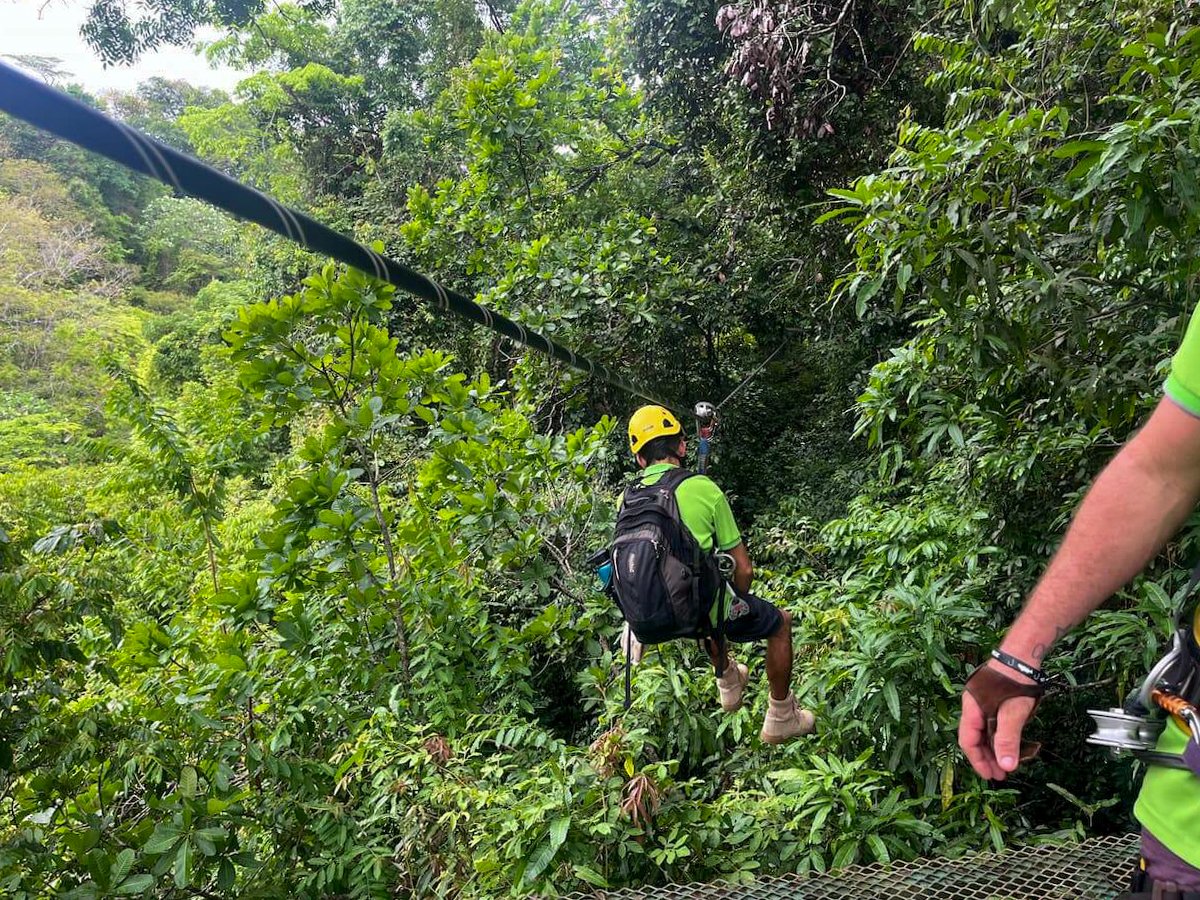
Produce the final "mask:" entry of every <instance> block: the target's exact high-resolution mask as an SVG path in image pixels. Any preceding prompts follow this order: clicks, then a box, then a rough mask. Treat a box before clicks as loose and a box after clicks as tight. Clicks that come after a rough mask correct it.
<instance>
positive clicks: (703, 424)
mask: <svg viewBox="0 0 1200 900" xmlns="http://www.w3.org/2000/svg"><path fill="white" fill-rule="evenodd" d="M693 412H694V413H695V415H696V443H697V447H696V471H697V472H699V473H700V474H701V475H703V474H704V473H705V472H706V471H708V458H709V456H710V455H711V454H712V440H713V435H714V434H716V431H717V408H716V407H715V406H713V405H712V404H711V403H709V402H708V401H707V400H701V401H700V402H699V403H697V404H696V408H695V409H694V410H693Z"/></svg>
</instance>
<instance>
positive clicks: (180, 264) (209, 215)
mask: <svg viewBox="0 0 1200 900" xmlns="http://www.w3.org/2000/svg"><path fill="white" fill-rule="evenodd" d="M235 237H236V231H235V227H234V223H233V222H232V220H231V219H230V218H229V216H227V215H225V214H224V213H222V212H221V211H220V210H217V209H215V208H213V207H211V206H209V205H208V204H207V203H202V202H201V201H199V200H191V199H188V198H175V197H159V198H158V199H156V200H153V201H151V202H150V203H149V204H147V205H146V208H145V209H143V210H142V220H141V222H140V223H139V224H138V230H137V235H136V240H137V242H138V244H139V245H140V250H141V253H140V255H141V257H142V265H143V267H144V270H145V273H146V276H147V279H148V280H149V281H150V282H151V283H152V284H155V285H157V286H159V287H163V288H167V289H171V290H178V291H187V292H194V291H196V290H198V289H199V288H202V287H204V285H205V284H207V283H208V282H209V281H212V280H213V279H216V278H220V277H221V276H223V275H226V274H228V273H229V272H230V271H231V269H232V262H233V251H234V244H235Z"/></svg>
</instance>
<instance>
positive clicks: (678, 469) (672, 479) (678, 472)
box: [654, 466, 696, 494]
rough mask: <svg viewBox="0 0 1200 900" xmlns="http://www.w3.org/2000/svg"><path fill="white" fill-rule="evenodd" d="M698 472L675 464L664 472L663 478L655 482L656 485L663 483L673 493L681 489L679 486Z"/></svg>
mask: <svg viewBox="0 0 1200 900" xmlns="http://www.w3.org/2000/svg"><path fill="white" fill-rule="evenodd" d="M695 474H696V473H695V472H691V471H688V470H687V469H685V468H683V467H682V466H673V467H671V468H670V469H668V470H667V471H666V472H663V474H662V478H660V479H658V481H656V482H654V484H655V485H662V486H663V487H665V488H667V489H668V490H670V492H671V493H672V494H674V493H675V491H677V490H678V489H679V486H680V485H681V484H683V483H684V482H685V481H687V480H688V479H689V478H691V477H692V476H694V475H695Z"/></svg>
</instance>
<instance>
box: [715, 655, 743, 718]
mask: <svg viewBox="0 0 1200 900" xmlns="http://www.w3.org/2000/svg"><path fill="white" fill-rule="evenodd" d="M749 680H750V669H749V667H747V666H744V665H742V664H741V663H740V662H736V661H735V660H734V659H733V658H732V657H730V660H729V665H727V666H726V667H725V674H724V675H722V676H721V677H720V678H718V679H717V692H718V693H719V694H720V695H721V709H723V710H725V712H733V711H734V710H735V709H741V707H742V691H744V690H745V689H746V682H747V681H749Z"/></svg>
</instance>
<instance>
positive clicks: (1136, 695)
mask: <svg viewBox="0 0 1200 900" xmlns="http://www.w3.org/2000/svg"><path fill="white" fill-rule="evenodd" d="M1197 585H1200V563H1198V564H1197V565H1196V568H1195V569H1193V570H1192V575H1191V578H1190V579H1189V580H1188V584H1187V587H1186V588H1184V591H1183V597H1182V599H1181V600H1180V602H1179V607H1178V609H1176V611H1175V620H1174V626H1173V633H1172V636H1171V646H1170V648H1169V649H1168V650H1167V652H1166V654H1165V655H1164V656H1163V658H1162V659H1160V660H1159V661H1158V662H1157V663H1155V664H1154V666H1153V667H1152V668H1151V669H1150V672H1149V674H1148V675H1147V676H1146V679H1145V680H1144V681H1143V682H1142V683H1141V685H1140V686H1139V687H1137V688H1135V689H1134V690H1133V691H1131V692H1130V694H1129V696H1128V697H1126V698H1125V703H1124V705H1123V706H1117V707H1112V708H1110V709H1089V710H1088V715H1089V716H1091V717H1092V719H1093V720H1094V722H1095V725H1096V731H1095V732H1094V733H1093V734H1092V735H1091V736H1089V737H1088V739H1087V741H1088V743H1089V744H1095V745H1097V746H1100V747H1108V748H1109V750H1110V751H1111V752H1112V754H1113V755H1114V756H1119V755H1120V754H1122V753H1130V754H1132V755H1133V756H1134V757H1135V758H1136V759H1140V760H1141V761H1142V762H1145V763H1147V764H1149V765H1158V766H1167V767H1169V768H1174V769H1187V770H1189V771H1192V772H1195V773H1196V774H1197V775H1200V771H1198V769H1200V758H1197V757H1200V711H1198V709H1197V707H1198V706H1200V646H1198V645H1197V643H1196V637H1195V632H1194V627H1193V624H1192V617H1193V614H1194V611H1195V606H1196V603H1195V591H1196V586H1197ZM1168 715H1170V716H1171V717H1172V718H1174V719H1175V721H1176V722H1177V723H1178V724H1179V726H1180V727H1181V728H1182V729H1183V730H1184V731H1185V732H1186V733H1188V734H1189V735H1190V736H1191V741H1190V742H1189V744H1188V750H1187V751H1185V753H1184V754H1183V755H1179V754H1174V753H1163V752H1161V751H1159V750H1156V749H1155V747H1156V746H1157V744H1158V738H1159V736H1160V735H1161V734H1162V732H1163V729H1164V728H1165V727H1166V725H1167V716H1168ZM1193 747H1194V748H1196V749H1195V750H1192V748H1193Z"/></svg>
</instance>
